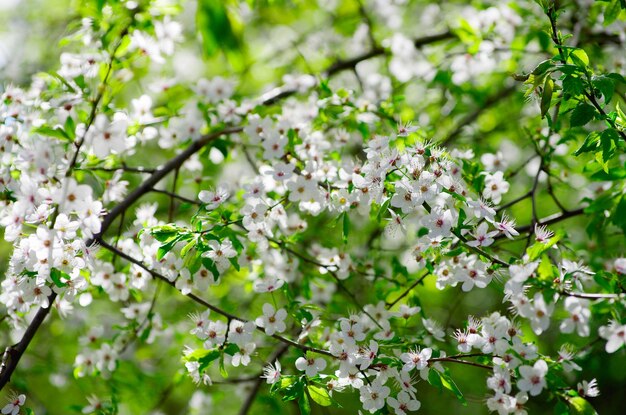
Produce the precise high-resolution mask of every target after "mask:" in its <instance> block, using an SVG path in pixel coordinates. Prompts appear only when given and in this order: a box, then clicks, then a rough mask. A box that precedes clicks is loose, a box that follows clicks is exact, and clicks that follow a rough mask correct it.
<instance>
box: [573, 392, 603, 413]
mask: <svg viewBox="0 0 626 415" xmlns="http://www.w3.org/2000/svg"><path fill="white" fill-rule="evenodd" d="M566 399H567V403H568V404H569V407H570V414H574V415H597V414H598V413H597V412H596V410H595V409H594V408H593V406H591V404H590V403H589V401H588V400H586V399H585V398H581V397H580V396H573V397H567V398H566Z"/></svg>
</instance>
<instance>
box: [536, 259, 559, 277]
mask: <svg viewBox="0 0 626 415" xmlns="http://www.w3.org/2000/svg"><path fill="white" fill-rule="evenodd" d="M555 271H556V270H555V269H554V265H552V262H550V258H548V255H546V254H543V255H542V256H541V263H540V264H539V266H538V267H537V274H538V275H539V279H540V280H542V281H547V282H552V280H554V277H555V276H556V274H555Z"/></svg>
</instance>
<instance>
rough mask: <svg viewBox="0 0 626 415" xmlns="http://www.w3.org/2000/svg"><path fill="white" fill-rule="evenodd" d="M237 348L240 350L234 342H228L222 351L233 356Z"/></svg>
mask: <svg viewBox="0 0 626 415" xmlns="http://www.w3.org/2000/svg"><path fill="white" fill-rule="evenodd" d="M239 350H240V349H239V346H237V345H236V344H235V343H228V346H226V347H225V348H224V353H226V354H227V355H229V356H233V355H234V354H235V353H237V352H238V351H239Z"/></svg>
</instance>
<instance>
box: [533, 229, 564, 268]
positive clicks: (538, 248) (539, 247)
mask: <svg viewBox="0 0 626 415" xmlns="http://www.w3.org/2000/svg"><path fill="white" fill-rule="evenodd" d="M564 235H565V233H564V232H563V230H559V231H558V232H557V233H555V234H554V236H553V237H552V238H550V239H548V240H547V241H546V242H535V243H534V244H533V245H531V246H530V248H528V250H527V251H526V253H527V254H528V260H529V261H534V260H535V259H537V258H539V257H540V256H541V254H543V253H544V252H546V251H547V250H548V249H550V248H552V247H553V246H554V245H555V244H556V243H557V242H558V241H559V240H561V238H563V236H564Z"/></svg>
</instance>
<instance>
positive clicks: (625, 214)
mask: <svg viewBox="0 0 626 415" xmlns="http://www.w3.org/2000/svg"><path fill="white" fill-rule="evenodd" d="M611 222H612V223H613V224H614V225H616V226H618V227H620V228H621V229H622V231H623V232H626V195H624V196H622V197H621V198H620V200H619V202H618V203H617V206H615V211H614V214H613V215H611Z"/></svg>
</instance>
